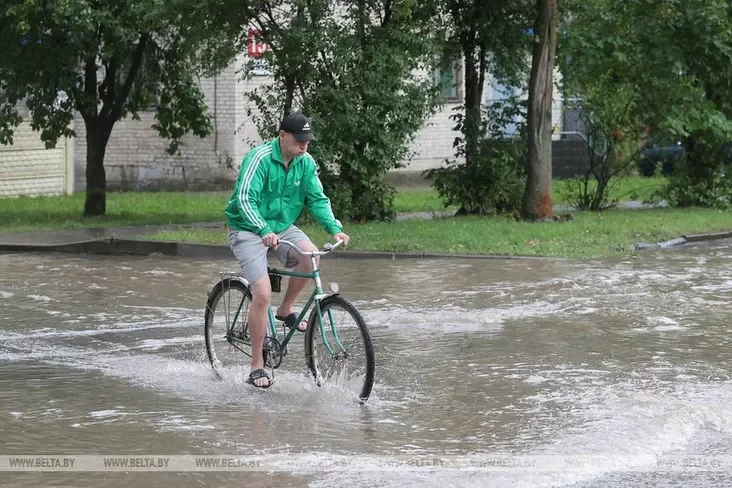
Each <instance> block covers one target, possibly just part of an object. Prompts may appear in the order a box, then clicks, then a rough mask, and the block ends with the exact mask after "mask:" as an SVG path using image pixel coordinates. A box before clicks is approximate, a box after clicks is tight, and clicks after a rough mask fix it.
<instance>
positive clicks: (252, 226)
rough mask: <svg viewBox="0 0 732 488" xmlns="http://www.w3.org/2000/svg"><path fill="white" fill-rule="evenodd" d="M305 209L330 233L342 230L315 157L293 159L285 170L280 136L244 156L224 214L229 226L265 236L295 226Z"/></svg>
mask: <svg viewBox="0 0 732 488" xmlns="http://www.w3.org/2000/svg"><path fill="white" fill-rule="evenodd" d="M303 206H306V207H307V208H308V210H310V213H312V214H313V216H314V217H315V220H317V221H318V223H319V224H320V225H321V226H322V227H323V229H325V231H326V232H328V233H329V234H331V235H333V234H336V233H338V232H340V231H341V230H343V226H342V225H341V223H340V222H339V221H338V220H336V218H335V217H334V216H333V210H332V209H331V206H330V200H329V199H328V197H326V196H325V194H324V193H323V185H322V183H321V182H320V178H318V173H317V168H316V166H315V161H314V160H313V158H312V156H310V154H308V153H305V154H303V155H302V156H298V157H296V158H293V159H292V160H291V161H290V167H289V169H288V168H286V167H285V164H284V162H283V161H282V152H281V151H280V138H279V137H278V138H276V139H274V140H273V141H270V142H267V143H265V144H262V145H261V146H257V147H255V148H254V149H252V150H251V151H249V153H247V155H246V156H245V157H244V160H243V161H242V163H241V168H240V169H239V176H238V177H237V179H236V186H235V187H234V191H233V192H232V194H231V198H229V202H228V204H227V205H226V209H225V211H224V212H225V214H226V225H227V226H228V227H229V228H230V229H233V230H239V231H241V230H247V231H249V232H254V233H255V234H257V235H259V236H261V237H264V236H265V235H267V234H269V233H270V232H275V233H280V232H282V231H284V230H285V229H287V228H288V227H290V226H291V225H292V224H294V223H295V220H297V218H298V217H299V216H300V212H302V208H303Z"/></svg>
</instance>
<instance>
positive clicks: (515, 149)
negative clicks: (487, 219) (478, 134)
mask: <svg viewBox="0 0 732 488" xmlns="http://www.w3.org/2000/svg"><path fill="white" fill-rule="evenodd" d="M478 149H479V150H478V154H477V155H476V157H475V159H474V160H473V161H472V163H471V164H469V165H468V164H465V163H458V162H457V161H456V160H448V161H446V162H447V167H446V168H434V169H430V170H427V171H425V176H426V177H427V178H428V179H430V180H432V182H433V183H432V185H433V186H434V188H435V189H436V190H437V192H438V193H439V194H440V197H442V199H443V201H444V202H445V206H446V207H448V206H459V207H460V210H459V211H458V213H460V214H465V213H467V214H493V213H503V212H513V211H514V210H517V209H519V208H520V207H521V198H522V196H523V192H524V188H525V186H526V176H525V174H524V168H525V167H526V164H527V163H526V160H527V147H526V144H525V142H524V141H523V140H522V139H510V138H504V137H498V138H488V139H484V140H483V141H482V142H481V144H480V145H479V148H478Z"/></svg>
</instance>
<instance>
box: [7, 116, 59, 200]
mask: <svg viewBox="0 0 732 488" xmlns="http://www.w3.org/2000/svg"><path fill="white" fill-rule="evenodd" d="M72 147H73V142H72V141H70V140H65V139H62V140H60V141H59V142H58V144H57V145H56V147H55V148H54V149H46V148H45V146H44V144H43V142H41V139H40V137H39V134H38V133H37V132H35V131H33V130H32V129H31V127H30V124H29V123H27V122H24V123H22V124H21V125H20V126H19V127H18V128H17V129H16V130H15V134H14V137H13V144H12V145H8V146H3V145H0V197H12V196H19V195H26V196H38V195H60V194H64V193H71V191H72V189H73V162H72Z"/></svg>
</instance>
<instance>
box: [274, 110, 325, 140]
mask: <svg viewBox="0 0 732 488" xmlns="http://www.w3.org/2000/svg"><path fill="white" fill-rule="evenodd" d="M280 130H282V131H285V132H289V133H290V134H292V135H293V136H295V139H296V140H297V141H298V142H305V141H316V140H317V139H315V136H314V135H313V127H312V124H311V123H310V119H308V118H307V117H305V116H304V115H303V114H299V113H291V114H289V115H285V118H284V119H282V122H280Z"/></svg>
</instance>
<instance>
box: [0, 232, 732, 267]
mask: <svg viewBox="0 0 732 488" xmlns="http://www.w3.org/2000/svg"><path fill="white" fill-rule="evenodd" d="M730 238H732V231H729V232H714V233H708V234H689V235H686V236H681V237H677V238H675V239H671V240H668V241H663V242H659V243H648V242H639V243H636V244H633V245H631V246H630V251H631V252H636V251H640V250H644V249H667V248H672V247H680V246H683V245H685V244H690V243H698V242H705V241H714V240H721V239H730ZM0 252H62V253H77V254H110V255H122V256H150V255H162V256H175V257H189V258H208V259H232V258H233V254H232V253H231V249H229V246H225V245H220V244H195V243H186V242H174V241H146V240H137V239H117V238H108V239H93V240H86V241H77V242H68V243H64V244H3V243H0ZM325 258H326V259H390V260H396V259H456V258H457V259H566V258H558V257H548V256H516V255H499V254H442V253H428V252H421V253H419V252H417V253H415V252H383V251H382V252H380V251H339V252H335V253H333V254H330V255H327V256H325Z"/></svg>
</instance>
